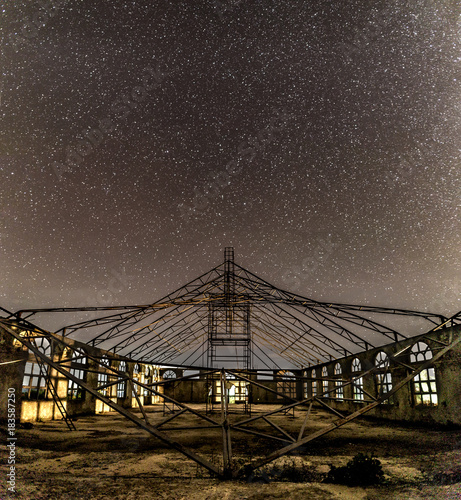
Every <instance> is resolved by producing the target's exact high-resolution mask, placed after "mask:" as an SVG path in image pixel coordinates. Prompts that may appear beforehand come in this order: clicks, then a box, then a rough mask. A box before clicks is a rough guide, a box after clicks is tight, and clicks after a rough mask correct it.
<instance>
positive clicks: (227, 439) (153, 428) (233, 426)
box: [0, 314, 461, 477]
mask: <svg viewBox="0 0 461 500" xmlns="http://www.w3.org/2000/svg"><path fill="white" fill-rule="evenodd" d="M460 317H461V316H460V314H457V315H455V316H454V317H453V318H451V320H452V322H453V321H459V319H460ZM446 324H448V321H447V322H446ZM0 326H1V327H2V328H3V329H4V330H5V331H6V332H7V333H9V334H10V335H11V336H12V337H13V338H14V339H16V341H18V342H20V343H21V344H22V345H23V346H25V347H26V348H28V349H29V350H30V351H31V352H32V353H33V354H34V355H35V356H36V357H37V358H39V359H41V361H42V363H46V364H47V365H48V366H50V367H52V368H54V369H55V370H56V371H57V372H59V373H60V374H61V375H63V376H64V377H65V378H67V379H68V380H72V381H73V382H75V383H76V384H78V385H80V386H81V387H83V388H84V389H85V390H86V391H88V392H89V393H91V394H92V395H93V396H94V397H96V398H97V399H100V400H101V401H103V402H104V403H105V404H106V405H108V406H109V407H111V408H112V409H113V410H115V411H117V412H118V413H119V414H120V415H122V416H124V417H125V418H127V419H128V420H130V421H131V422H133V423H134V424H136V425H137V426H139V427H140V428H142V429H144V430H146V431H147V432H149V433H150V434H152V435H153V436H155V437H157V438H158V439H160V440H161V441H163V442H164V443H166V444H167V445H168V446H171V447H172V448H173V449H176V450H178V451H179V452H180V453H182V454H183V455H184V456H186V457H188V458H190V459H192V460H194V461H195V462H196V463H198V464H200V465H201V466H203V467H205V468H206V469H208V470H209V471H210V472H212V473H214V474H217V475H218V476H220V477H243V476H245V475H247V474H249V473H250V472H251V471H253V470H254V469H256V468H258V467H261V466H263V465H265V464H267V463H269V462H271V461H273V460H275V459H277V458H279V457H281V456H283V455H286V454H288V453H290V452H292V451H293V450H296V449H297V448H299V447H301V446H303V445H305V444H306V443H308V442H312V441H314V440H316V439H319V438H321V437H322V436H324V435H325V434H327V433H329V432H332V431H334V430H335V429H338V428H339V427H341V426H343V425H345V424H347V423H348V422H350V421H352V420H354V419H355V418H358V417H360V416H361V415H364V414H365V413H367V412H369V411H370V410H372V409H373V408H376V407H377V406H378V405H379V404H381V403H382V402H383V401H386V400H387V399H389V398H390V397H392V396H393V395H394V394H395V393H396V392H397V391H399V390H400V389H401V388H402V387H403V386H405V385H406V384H407V383H409V382H410V381H411V380H413V379H414V378H415V377H416V376H417V375H418V374H420V373H421V372H422V371H423V370H426V369H428V368H430V367H431V366H433V364H434V363H435V362H437V361H438V360H439V359H440V358H441V357H442V356H444V355H445V354H446V353H447V352H449V351H450V350H452V349H453V348H454V347H456V346H458V345H460V344H461V329H460V328H459V327H457V328H456V329H453V330H451V331H450V333H449V335H450V336H449V339H448V342H447V343H445V342H442V341H439V344H440V346H439V348H438V349H434V352H435V354H434V356H433V357H432V358H431V359H430V360H429V361H425V362H422V363H421V364H419V365H415V366H407V368H408V370H409V372H410V373H409V374H408V375H407V376H406V377H405V378H404V379H402V380H401V381H400V382H398V383H397V384H396V385H395V386H394V387H393V388H392V389H391V390H390V391H389V392H386V393H381V394H378V396H377V397H373V396H371V395H369V399H367V400H363V401H355V402H356V403H361V404H362V405H363V406H362V408H361V409H359V410H357V411H355V412H354V413H352V414H351V415H348V416H344V415H343V414H342V413H341V412H339V411H338V410H336V409H335V408H333V407H332V406H330V404H329V394H330V393H331V392H333V391H334V390H335V389H336V388H337V386H336V387H335V389H330V390H329V391H327V392H326V393H325V394H324V395H323V396H322V397H321V398H319V397H316V396H314V397H311V398H306V399H302V400H296V399H295V398H293V397H290V396H288V395H286V394H283V393H281V392H279V391H277V390H273V389H271V388H269V387H267V386H265V385H264V384H263V383H260V382H258V381H255V380H252V379H251V378H249V377H248V376H247V375H249V373H247V372H246V371H241V372H236V371H232V370H224V369H222V370H219V371H214V372H213V373H212V375H213V374H215V375H216V377H217V378H216V379H220V381H221V387H224V388H225V387H226V380H227V378H233V379H237V380H242V381H245V382H246V383H248V384H250V385H254V386H256V387H259V388H260V389H264V390H266V391H268V392H270V393H273V394H275V395H277V396H280V397H281V398H283V399H284V400H285V401H288V403H287V404H285V405H283V406H282V407H281V408H275V409H274V410H272V411H269V412H265V413H262V414H260V415H257V416H254V417H250V418H247V419H244V420H240V421H237V422H235V423H232V422H231V421H230V420H229V409H228V401H227V397H228V396H227V393H226V391H224V393H222V395H221V401H220V406H221V412H220V417H219V419H218V420H217V419H213V418H210V417H208V416H207V415H203V414H202V413H200V412H198V411H196V410H194V409H193V408H191V407H189V406H188V405H186V404H184V403H181V402H178V401H176V400H175V399H173V398H171V397H169V396H167V395H165V394H164V393H162V392H161V391H160V390H158V389H159V386H161V385H165V384H167V383H169V382H167V381H164V382H159V383H152V384H144V383H142V382H140V381H139V380H137V379H134V378H133V377H131V376H130V375H129V374H128V373H124V372H120V371H118V370H117V369H115V368H113V367H110V366H109V367H108V366H106V365H104V364H103V362H102V360H101V358H98V357H95V356H94V355H90V354H86V355H87V356H88V358H89V359H91V360H92V361H93V363H94V364H95V365H96V366H98V369H97V370H87V371H93V372H95V373H107V372H110V374H111V375H112V376H114V377H117V379H116V380H113V381H111V382H109V383H107V384H104V385H101V386H100V387H98V388H93V387H91V386H90V385H89V384H87V383H86V382H84V381H82V380H80V379H79V378H77V377H75V376H74V375H73V374H72V372H71V370H72V368H73V367H77V364H75V363H74V364H72V362H71V363H70V364H69V360H67V361H65V363H67V365H66V366H63V364H62V363H57V362H54V361H53V360H52V359H51V357H49V356H47V355H46V354H44V353H43V352H42V351H40V350H39V349H38V348H37V346H36V345H35V343H34V342H33V338H34V337H42V338H43V337H44V338H47V339H48V340H49V341H50V343H51V342H55V343H58V344H61V345H62V346H65V347H68V348H70V349H71V350H73V351H74V352H79V350H80V349H81V348H80V347H79V346H75V345H72V344H70V343H69V341H68V340H67V339H65V338H62V337H58V336H57V335H55V334H52V333H50V332H46V331H44V330H42V329H40V328H37V327H35V326H34V325H32V324H30V323H28V322H21V323H17V322H14V321H12V320H0ZM18 327H19V328H20V330H18V329H17V328H18ZM441 327H442V325H440V326H439V327H437V328H433V329H432V330H431V331H430V332H428V333H427V334H425V335H421V336H418V340H419V341H421V340H424V339H426V338H431V337H430V336H429V335H430V334H431V333H432V332H433V331H436V330H438V329H440V328H441ZM15 328H16V329H15ZM21 330H25V335H24V332H23V331H21ZM30 337H32V338H30ZM432 340H433V339H432ZM409 347H410V346H406V347H404V348H402V349H400V350H399V351H398V352H397V353H395V354H389V356H388V364H387V367H386V368H387V369H390V367H391V365H401V364H402V363H401V361H400V360H399V359H398V358H400V357H401V356H402V354H403V353H404V352H406V351H407V350H408V349H409ZM78 368H82V366H81V365H80V364H78ZM381 369H382V366H376V365H375V366H373V367H372V368H370V369H369V370H367V371H366V372H361V373H360V374H358V375H356V376H353V377H351V378H350V379H349V380H347V379H346V380H341V386H342V387H344V386H346V385H349V384H353V383H354V379H355V378H357V377H363V378H365V377H370V376H373V375H374V373H376V372H377V371H378V370H381ZM100 370H101V371H100ZM205 375H206V374H205ZM109 376H110V375H109ZM193 376H194V375H192V376H187V377H182V378H181V379H178V381H180V380H187V379H191V377H193ZM121 379H123V380H129V381H131V383H132V384H136V385H138V386H139V387H141V388H144V389H145V390H147V391H150V392H151V393H152V394H154V395H157V396H159V397H161V398H163V399H164V400H165V401H168V402H169V403H172V404H174V405H176V406H178V407H179V408H180V412H179V413H178V414H177V415H173V416H169V417H167V418H166V419H164V420H163V421H161V422H160V423H158V424H157V425H151V424H149V422H148V418H147V415H146V413H145V411H144V408H143V406H142V404H141V401H140V400H139V398H137V401H138V403H139V405H140V410H141V412H142V414H143V417H144V420H143V419H141V418H139V417H138V416H136V415H134V414H133V413H132V412H130V411H129V410H127V409H125V408H123V407H121V406H120V405H118V404H116V403H114V402H113V401H112V400H111V399H110V398H107V397H105V396H104V395H103V394H101V393H100V392H98V391H100V390H102V389H103V388H104V387H109V386H110V385H114V384H116V383H117V382H118V381H119V380H121ZM285 379H288V380H293V381H295V380H298V381H307V380H310V379H309V378H308V377H296V376H284V380H285ZM332 380H334V381H335V383H336V382H338V379H336V378H335V379H332ZM314 402H315V403H317V404H319V405H321V406H322V407H323V408H325V409H327V410H328V411H329V412H331V413H332V414H334V415H336V417H338V418H337V419H336V420H335V421H333V423H331V424H327V425H325V426H324V427H323V428H322V429H319V430H316V431H314V432H312V433H311V434H308V435H305V434H306V423H307V420H308V418H309V414H310V408H312V403H314ZM301 405H303V406H308V407H309V410H308V411H307V414H306V418H305V419H304V420H303V422H302V423H301V426H300V428H299V432H297V433H296V435H292V434H291V433H290V432H288V431H287V430H285V429H284V428H283V426H282V424H276V423H275V422H273V421H272V420H271V417H272V416H273V415H276V414H286V412H287V411H288V410H291V409H294V408H296V407H299V406H301ZM187 412H190V413H191V414H193V415H194V416H195V417H197V418H198V419H200V420H201V421H203V422H204V423H205V424H204V425H201V426H181V425H177V426H173V427H171V426H170V427H167V428H165V426H166V424H169V423H171V422H172V421H173V420H176V419H180V418H181V415H183V414H185V413H187ZM257 421H261V422H263V423H264V424H266V426H267V428H268V429H269V430H272V434H270V433H269V432H262V431H260V430H255V429H254V428H252V427H251V425H252V424H254V423H255V422H257ZM160 428H162V430H159V429H160ZM197 428H198V429H218V430H219V429H221V433H222V443H221V444H222V460H223V464H224V465H223V468H221V467H220V466H219V464H214V463H212V462H210V461H208V460H207V459H204V458H203V457H201V456H199V455H198V454H197V453H195V452H194V451H191V450H190V449H188V448H186V447H184V446H183V445H181V444H180V443H179V442H177V441H175V440H173V439H171V438H170V437H169V435H166V434H165V431H168V432H174V431H177V432H183V431H184V430H188V429H197ZM233 432H243V433H248V434H255V435H257V436H261V437H265V438H268V439H271V440H272V441H275V442H282V443H283V446H282V447H281V448H280V449H278V450H276V451H274V452H272V453H269V454H268V455H266V456H264V457H262V458H260V459H258V460H256V461H250V462H248V463H247V464H246V465H244V466H243V467H242V468H241V469H240V470H239V471H237V472H235V469H234V467H233V465H234V462H233V457H232V434H233Z"/></svg>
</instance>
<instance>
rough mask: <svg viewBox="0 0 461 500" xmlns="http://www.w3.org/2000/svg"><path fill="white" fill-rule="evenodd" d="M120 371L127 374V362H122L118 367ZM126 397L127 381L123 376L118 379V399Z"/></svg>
mask: <svg viewBox="0 0 461 500" xmlns="http://www.w3.org/2000/svg"><path fill="white" fill-rule="evenodd" d="M118 371H119V372H122V373H125V372H126V363H125V361H120V364H119V365H118ZM125 397H126V379H125V378H123V376H120V375H119V377H118V383H117V398H121V399H123V398H125Z"/></svg>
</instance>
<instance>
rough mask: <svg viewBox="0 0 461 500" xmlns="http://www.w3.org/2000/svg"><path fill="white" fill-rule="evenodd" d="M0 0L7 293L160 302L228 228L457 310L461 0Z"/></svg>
mask: <svg viewBox="0 0 461 500" xmlns="http://www.w3.org/2000/svg"><path fill="white" fill-rule="evenodd" d="M0 5H1V6H2V8H1V11H2V12H1V21H0V28H1V37H2V42H1V46H2V56H1V57H2V59H1V64H0V66H1V70H2V76H1V82H0V90H1V94H0V95H1V106H0V116H1V127H0V192H1V205H0V222H1V228H0V247H1V257H0V276H1V286H0V305H1V306H3V307H6V308H8V309H10V310H17V309H24V308H32V307H58V306H74V307H75V306H85V305H119V304H146V303H150V302H154V301H155V300H157V299H159V298H160V297H162V296H163V295H165V294H166V293H168V292H169V291H172V290H174V289H176V288H177V287H179V286H180V285H182V284H184V283H186V282H187V281H190V280H191V279H193V278H195V277H196V276H198V275H199V274H201V273H203V272H205V271H206V270H207V269H209V268H211V267H213V266H215V265H217V264H219V263H220V262H221V261H222V260H223V250H224V247H225V246H233V247H234V248H235V254H236V262H238V263H239V264H241V265H242V266H244V267H246V268H247V269H250V270H251V271H253V272H255V273H256V274H258V275H259V276H261V277H262V278H264V279H266V280H267V281H269V282H271V283H273V284H274V285H277V286H279V287H281V288H284V289H288V290H291V291H294V292H297V293H299V294H302V295H304V296H307V297H311V298H314V299H317V300H325V301H329V300H330V301H335V302H348V303H356V304H362V303H363V304H372V305H382V306H396V307H405V308H411V309H417V310H426V311H431V312H440V313H442V314H446V315H449V314H453V313H455V312H457V311H459V310H460V309H461V300H460V291H461V279H460V278H461V261H460V253H459V250H460V248H461V245H460V239H461V238H460V234H461V231H460V210H461V175H460V167H461V160H460V152H461V99H460V96H461V93H460V83H461V72H460V68H461V50H460V49H461V38H460V36H461V7H460V4H459V2H458V1H448V0H447V1H445V0H438V1H436V0H432V1H430V0H409V1H402V0H398V1H393V0H386V1H380V2H377V1H369V0H367V1H365V0H362V1H359V0H329V1H326V0H322V1H321V0H318V1H315V0H311V1H301V0H297V1H294V0H291V1H290V0H285V1H283V2H276V1H269V0H260V1H257V0H240V1H238V0H233V1H232V0H222V1H221V2H217V1H216V2H213V1H205V0H203V1H200V0H196V1H187V2H186V1H169V2H168V1H145V2H143V1H131V2H127V1H120V0H114V1H98V2H94V1H91V2H90V1H86V0H84V1H76V0H68V1H66V0H59V1H58V0H54V1H48V2H47V1H46V0H45V1H44V2H42V3H41V2H38V1H30V2H20V1H15V2H1V4H0Z"/></svg>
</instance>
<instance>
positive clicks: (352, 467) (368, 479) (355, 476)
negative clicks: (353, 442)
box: [325, 453, 384, 486]
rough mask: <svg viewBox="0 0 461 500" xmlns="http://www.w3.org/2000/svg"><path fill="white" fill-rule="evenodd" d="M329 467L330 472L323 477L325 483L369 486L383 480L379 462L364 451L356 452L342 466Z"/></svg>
mask: <svg viewBox="0 0 461 500" xmlns="http://www.w3.org/2000/svg"><path fill="white" fill-rule="evenodd" d="M330 467H331V469H330V472H328V475H327V477H326V479H325V482H327V483H335V484H345V485H347V486H369V485H372V484H380V483H382V482H383V481H384V472H383V469H382V466H381V462H380V461H379V460H378V459H377V458H373V456H372V455H368V454H366V453H358V454H357V455H356V456H355V457H354V458H353V459H352V460H350V461H349V462H348V463H347V465H345V466H344V467H335V466H334V465H331V466H330Z"/></svg>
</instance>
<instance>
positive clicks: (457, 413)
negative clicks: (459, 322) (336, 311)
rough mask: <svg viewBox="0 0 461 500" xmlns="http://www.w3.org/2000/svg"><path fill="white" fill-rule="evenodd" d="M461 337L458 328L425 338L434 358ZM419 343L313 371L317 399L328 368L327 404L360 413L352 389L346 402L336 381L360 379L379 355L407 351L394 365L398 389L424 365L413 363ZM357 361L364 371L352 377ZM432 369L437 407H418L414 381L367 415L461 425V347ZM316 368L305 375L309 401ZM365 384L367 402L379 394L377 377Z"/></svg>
mask: <svg viewBox="0 0 461 500" xmlns="http://www.w3.org/2000/svg"><path fill="white" fill-rule="evenodd" d="M459 335H461V326H456V327H453V328H450V329H446V330H440V331H438V332H434V333H432V334H430V335H429V336H428V337H425V339H424V342H425V343H426V344H427V345H428V346H429V347H430V349H431V352H432V353H433V354H435V353H436V352H438V350H440V349H441V348H443V347H444V345H443V344H442V343H444V344H447V343H449V342H450V341H451V339H452V338H455V337H458V336H459ZM420 339H421V338H420V337H413V338H411V339H408V340H405V341H402V342H398V343H393V344H389V345H386V346H383V347H379V348H376V349H372V350H369V351H366V352H362V353H360V354H357V355H352V356H348V357H345V358H342V359H339V360H335V361H332V362H330V363H324V364H322V365H318V366H316V367H313V368H315V370H316V379H317V395H319V396H320V397H322V392H323V391H322V390H321V388H322V382H323V377H322V375H321V374H322V369H323V367H326V369H327V372H328V379H329V380H328V390H329V391H332V392H331V393H330V394H328V396H326V397H325V401H327V402H328V404H331V406H333V407H334V408H335V409H337V410H339V411H342V412H345V413H352V412H354V411H357V410H358V409H360V408H361V407H363V404H361V403H358V402H355V401H353V399H354V394H353V388H352V385H348V386H346V387H344V389H343V390H344V396H343V400H340V399H338V398H337V397H335V396H336V395H335V390H334V389H335V387H334V385H335V378H340V377H341V378H343V379H350V377H351V376H353V375H355V376H357V375H360V374H361V373H364V372H366V371H367V370H369V369H371V368H372V367H373V366H375V363H376V356H377V354H378V353H379V352H385V353H386V354H387V355H391V354H392V355H393V354H396V353H397V352H400V351H401V350H402V349H405V348H406V347H407V350H406V351H405V353H404V355H402V356H399V357H398V360H399V361H400V363H402V364H401V365H395V364H392V365H391V369H390V374H391V377H392V385H393V386H396V385H397V384H398V383H399V382H400V381H401V380H403V379H404V378H405V377H406V376H407V375H408V374H410V373H411V369H410V367H418V366H420V364H421V363H422V362H412V361H411V359H410V355H411V347H413V346H414V345H415V344H416V342H417V341H418V340H420ZM441 342H442V343H441ZM356 358H357V359H359V361H360V363H361V368H362V369H361V371H360V372H358V373H352V362H353V360H354V359H356ZM337 363H339V364H340V366H341V369H342V375H341V376H335V366H336V365H337ZM432 367H433V368H434V370H435V378H436V387H437V399H438V402H437V404H429V403H428V404H419V403H418V402H417V397H416V396H417V395H416V394H415V384H414V381H411V382H409V383H408V384H406V385H405V386H404V387H402V388H401V389H400V390H399V391H398V392H397V393H396V394H394V395H393V396H392V399H391V400H390V401H389V402H387V403H384V404H381V405H380V406H378V407H377V408H375V409H373V410H371V411H370V412H369V413H367V415H368V416H375V417H379V418H385V419H391V420H406V421H415V422H422V423H429V424H430V423H434V424H440V425H451V424H455V425H461V345H460V344H458V345H457V346H456V347H454V348H453V349H452V350H451V351H449V352H448V353H446V354H445V355H444V356H443V357H442V358H440V359H439V360H438V361H435V362H434V363H432ZM313 368H309V369H308V370H306V372H305V373H306V375H307V377H308V378H309V381H308V382H307V384H306V386H307V387H306V389H307V391H306V392H307V396H309V397H310V396H312V393H313V391H312V379H311V371H312V369H313ZM363 382H364V386H363V388H364V391H365V395H364V396H365V398H366V399H367V398H368V397H367V394H366V393H368V394H370V395H372V396H375V397H376V396H377V394H378V384H377V378H376V374H373V375H369V376H364V377H363ZM348 400H349V401H348Z"/></svg>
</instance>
